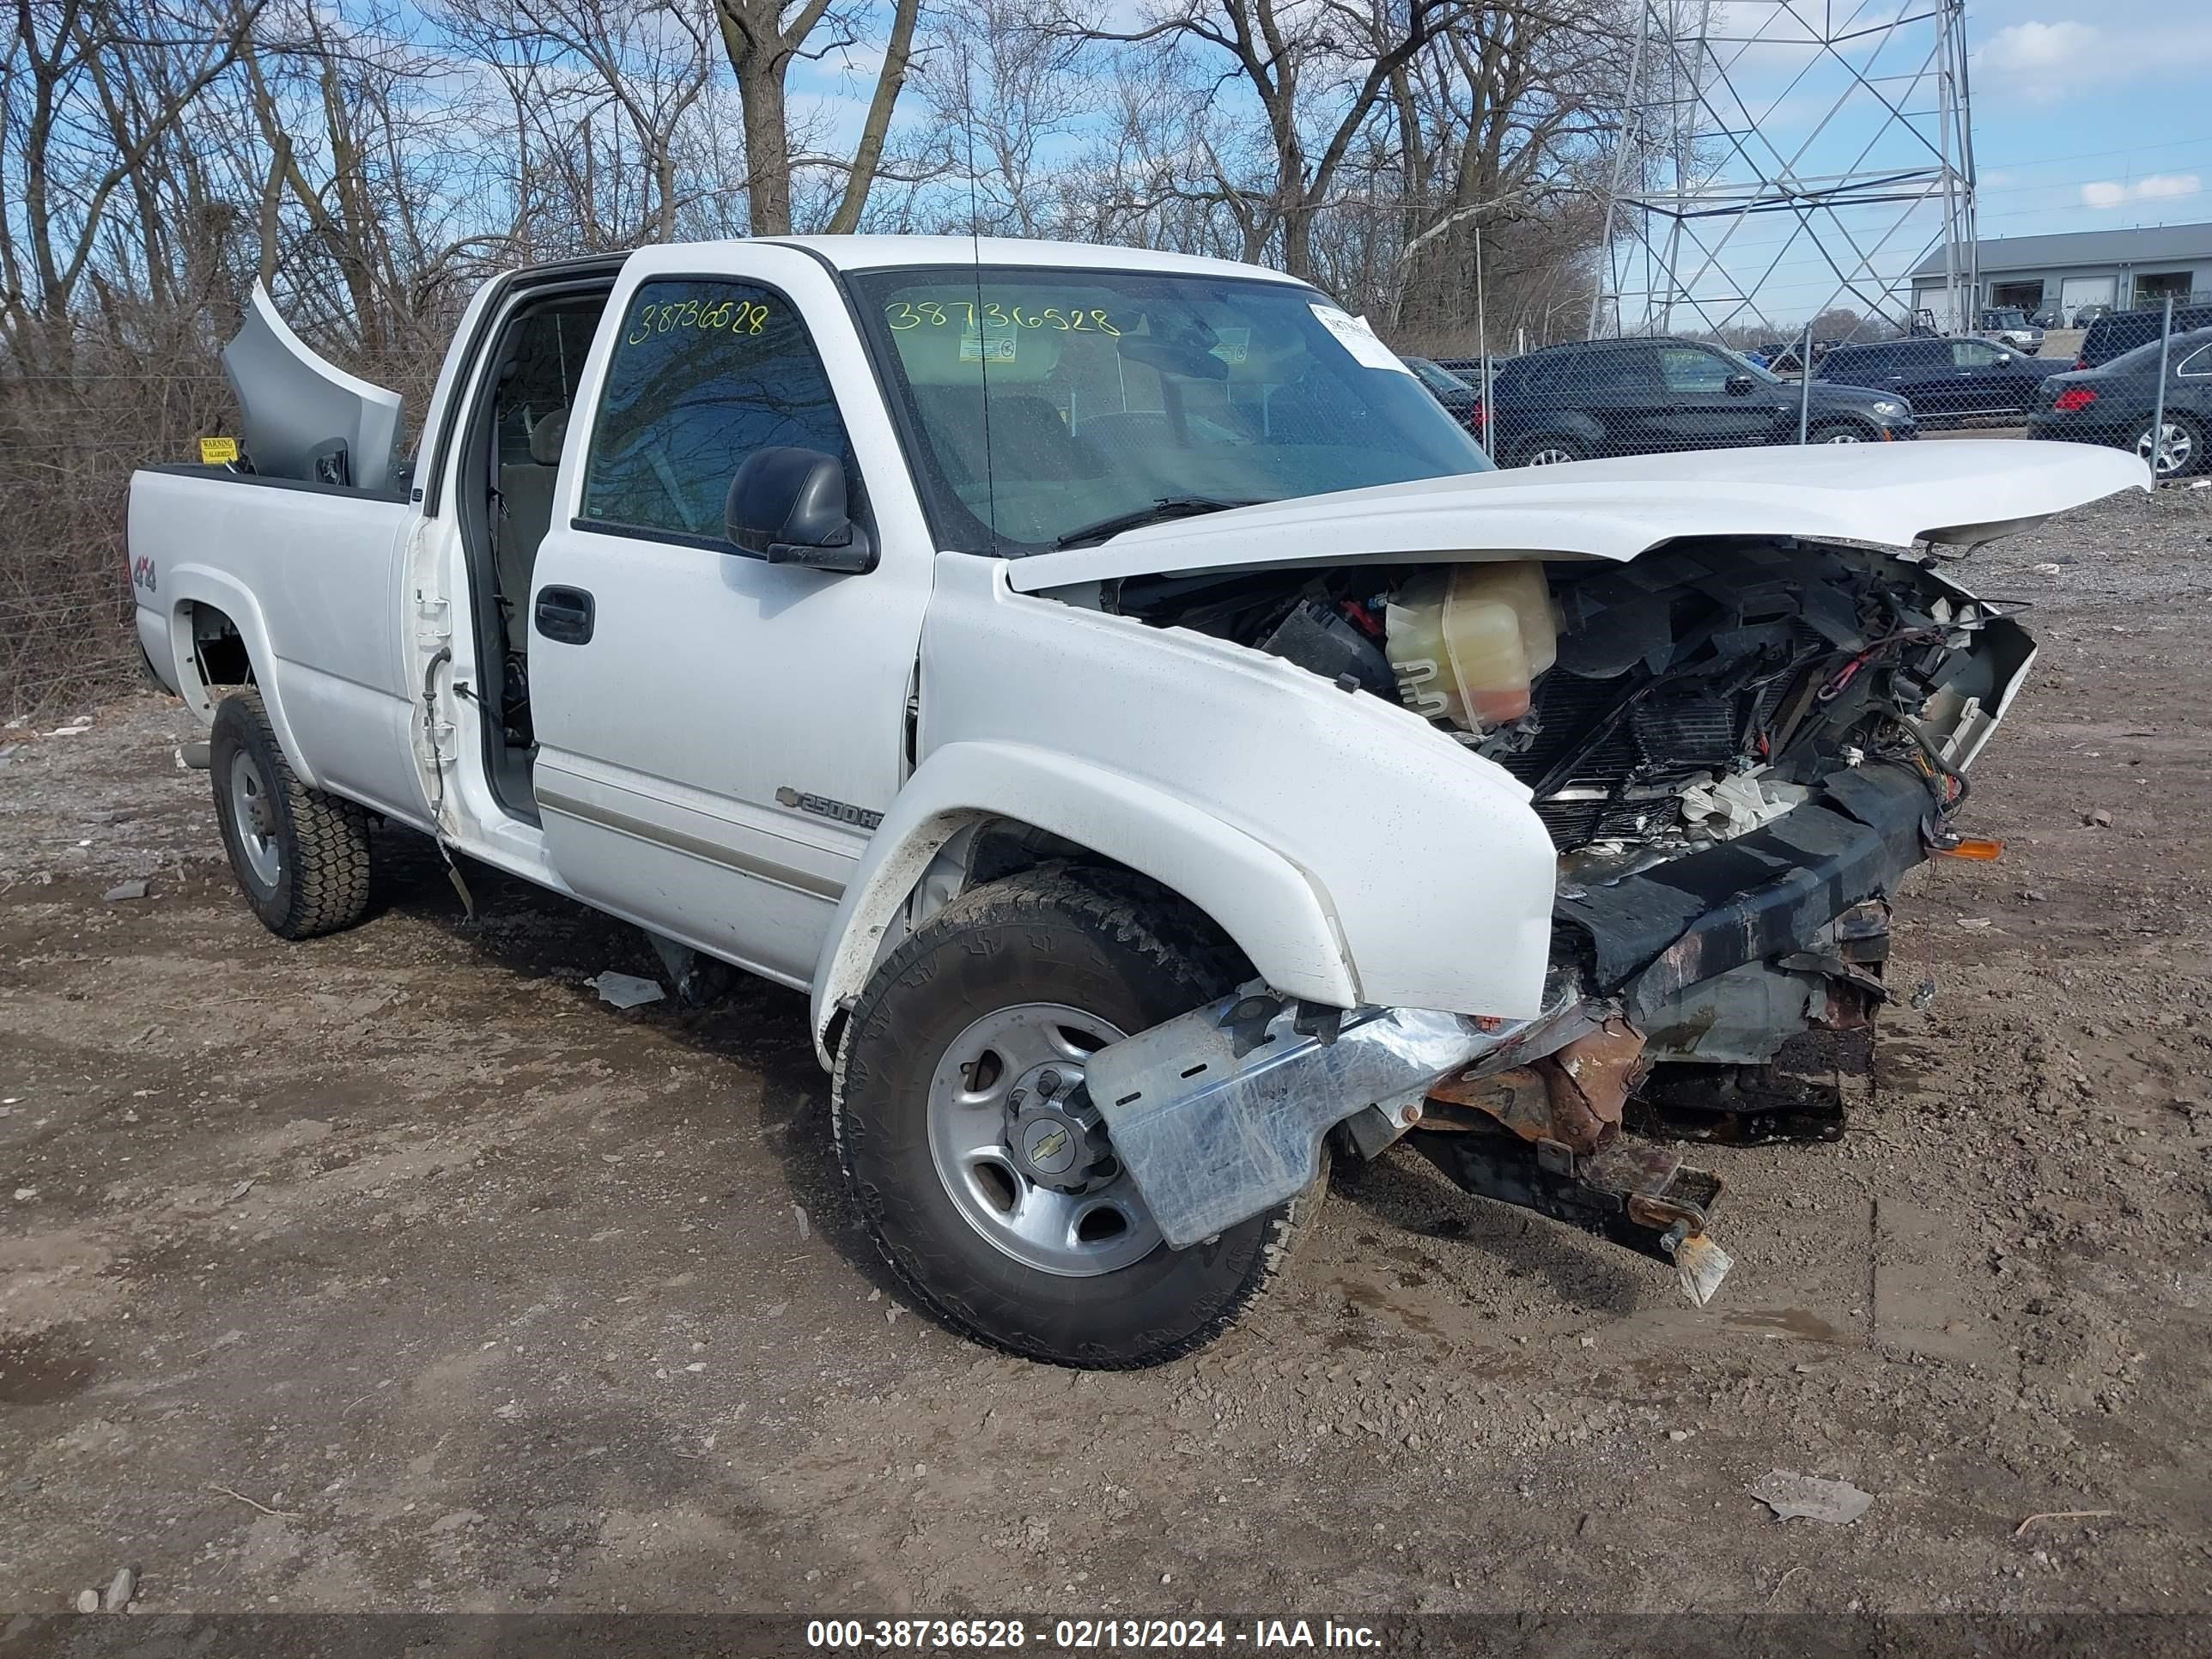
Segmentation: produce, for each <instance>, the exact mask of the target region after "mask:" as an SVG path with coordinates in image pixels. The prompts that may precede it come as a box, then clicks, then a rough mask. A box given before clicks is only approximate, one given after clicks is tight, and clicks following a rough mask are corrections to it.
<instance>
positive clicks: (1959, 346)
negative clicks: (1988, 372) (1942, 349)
mask: <svg viewBox="0 0 2212 1659" xmlns="http://www.w3.org/2000/svg"><path fill="white" fill-rule="evenodd" d="M2003 355H2004V354H2003V353H2002V351H2000V350H1999V349H1997V348H1996V346H1993V345H1991V344H1990V343H1989V342H1988V341H1987V340H1954V341H1952V342H1951V366H1952V367H1953V368H1990V366H1991V365H1992V364H1994V363H1995V362H1996V360H1997V359H1998V358H1999V357H2000V356H2003Z"/></svg>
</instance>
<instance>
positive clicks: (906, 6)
mask: <svg viewBox="0 0 2212 1659" xmlns="http://www.w3.org/2000/svg"><path fill="white" fill-rule="evenodd" d="M920 12H921V0H892V4H891V19H890V30H889V33H888V34H887V37H886V39H885V41H884V57H883V63H882V65H881V66H880V67H879V68H878V70H877V71H876V82H875V92H874V94H873V96H872V98H871V99H870V100H869V103H868V113H867V118H866V121H865V122H864V124H863V125H862V127H861V131H860V143H859V144H858V145H857V146H856V147H855V149H854V153H853V159H852V160H851V161H846V162H839V161H836V160H835V159H834V158H832V157H827V156H818V157H810V158H803V159H805V160H806V161H811V163H812V164H813V165H817V166H828V167H837V168H839V169H840V170H842V172H843V173H844V177H845V184H844V187H843V189H842V191H840V192H839V195H838V200H837V206H836V210H835V211H834V212H833V213H832V214H831V215H830V218H829V229H830V230H831V231H833V232H836V233H845V232H849V231H852V230H854V229H856V228H858V227H859V225H860V217H861V215H862V214H863V213H864V212H865V211H866V208H867V204H868V192H869V191H871V190H872V188H873V187H874V185H875V182H876V175H877V172H878V168H879V167H880V166H881V164H882V160H883V153H884V144H885V143H886V141H887V140H888V138H889V136H890V125H891V115H892V112H893V111H894V109H895V108H896V106H897V103H898V99H899V93H900V91H901V89H902V88H903V87H904V86H905V85H906V77H907V70H908V67H909V65H910V64H911V63H912V61H913V56H914V32H915V20H916V18H917V16H918V15H919V14H920ZM715 16H716V18H717V20H718V21H719V22H720V27H721V34H722V48H723V51H724V52H725V53H726V55H727V56H728V58H729V60H730V69H731V72H732V74H733V75H735V76H736V77H737V83H738V102H739V105H740V106H741V108H742V111H743V116H744V134H745V185H746V189H747V191H748V192H749V194H750V202H749V206H750V211H751V216H752V229H753V234H755V235H756V236H785V235H788V234H790V233H791V230H792V213H791V209H792V188H791V185H792V173H793V168H794V167H795V166H796V165H798V164H799V161H801V159H802V158H799V157H797V156H795V155H794V154H793V144H792V134H791V123H790V114H789V108H788V101H789V100H788V97H787V77H788V76H789V74H790V71H791V65H792V64H793V62H794V61H796V60H799V59H801V58H820V57H823V56H824V55H825V54H826V53H828V52H833V51H836V50H839V49H842V48H844V47H848V46H854V45H857V44H858V43H859V40H860V32H859V29H858V27H857V25H856V23H855V21H854V19H853V17H852V16H851V15H850V14H848V13H846V12H842V11H839V10H836V9H833V8H832V6H831V4H830V0H715Z"/></svg>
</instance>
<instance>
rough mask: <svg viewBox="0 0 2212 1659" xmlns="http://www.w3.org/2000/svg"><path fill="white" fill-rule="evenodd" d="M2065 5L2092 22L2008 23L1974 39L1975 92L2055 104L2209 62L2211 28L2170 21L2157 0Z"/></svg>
mask: <svg viewBox="0 0 2212 1659" xmlns="http://www.w3.org/2000/svg"><path fill="white" fill-rule="evenodd" d="M2066 9H2069V10H2074V11H2078V12H2081V13H2085V14H2087V15H2093V16H2094V17H2095V18H2096V20H2097V21H2094V22H2082V21H2080V20H2079V19H2077V18H2071V17H2061V18H2056V19H2053V20H2051V21H2048V22H2045V21H2033V22H2027V23H2014V24H2010V25H2008V27H2004V28H2001V29H1998V30H1996V31H1995V32H1994V33H1991V34H1990V35H1989V36H1988V37H1987V38H1986V39H1984V40H1980V41H1979V42H1978V44H1977V45H1976V46H1975V48H1974V92H1975V94H1976V95H1977V96H1978V97H1981V96H1987V97H1991V98H1994V99H1996V100H1998V101H2000V102H2002V101H2003V100H2007V99H2008V98H2022V99H2026V100H2027V101H2028V102H2030V103H2037V104H2047V103H2055V102H2057V101H2058V100H2061V99H2064V98H2068V97H2070V96H2075V95H2078V94H2085V93H2089V92H2093V91H2097V90H2099V89H2102V88H2112V87H2115V86H2121V85H2125V84H2128V83H2130V82H2155V81H2160V80H2171V79H2172V78H2174V77H2175V76H2186V75H2189V74H2191V73H2193V72H2195V71H2197V70H2200V69H2201V68H2203V66H2204V65H2205V64H2208V63H2212V27H2208V26H2207V25H2206V24H2205V23H2204V22H2203V21H2199V20H2198V19H2197V18H2196V17H2189V18H2186V19H2177V18H2176V17H2175V16H2174V15H2173V8H2172V6H2171V5H2170V4H2168V3H2165V0H2157V3H2153V0H2098V3H2097V4H2095V5H2093V6H2091V5H2087V4H2076V5H2073V6H2069V7H2067V8H2066ZM2196 9H2197V8H2191V10H2196Z"/></svg>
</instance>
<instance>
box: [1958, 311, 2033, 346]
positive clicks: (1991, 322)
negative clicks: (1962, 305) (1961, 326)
mask: <svg viewBox="0 0 2212 1659" xmlns="http://www.w3.org/2000/svg"><path fill="white" fill-rule="evenodd" d="M1974 332H1975V333H1976V334H1978V336H1980V337H1982V338H1983V339H1984V340H1995V341H1996V342H1998V343H2000V344H2002V345H2008V346H2011V347H2013V348H2014V349H2016V350H2019V351H2022V352H2025V353H2027V355H2028V356H2031V357H2032V356H2034V355H2035V354H2036V353H2037V352H2039V351H2040V350H2042V349H2043V325H2041V324H2040V323H2037V322H2033V321H2031V320H2030V319H2029V318H2028V314H2027V312H2025V311H2023V310H2022V309H2021V307H2018V306H1992V307H1990V308H1989V309H1988V310H1986V311H1984V312H1983V313H1982V314H1981V319H1980V322H1979V325H1978V326H1977V327H1976V328H1975V330H1974Z"/></svg>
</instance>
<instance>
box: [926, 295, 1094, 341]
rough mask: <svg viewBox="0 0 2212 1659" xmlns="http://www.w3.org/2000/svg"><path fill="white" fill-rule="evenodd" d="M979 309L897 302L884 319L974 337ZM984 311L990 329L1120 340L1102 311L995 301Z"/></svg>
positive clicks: (963, 303)
mask: <svg viewBox="0 0 2212 1659" xmlns="http://www.w3.org/2000/svg"><path fill="white" fill-rule="evenodd" d="M977 309H978V307H976V305H975V302H974V301H969V300H963V301H957V303H955V304H952V305H949V306H948V305H944V304H941V303H939V301H935V300H923V301H915V302H909V301H905V300H894V301H891V303H890V304H889V305H887V306H885V307H884V320H885V321H886V322H888V323H889V324H890V325H891V327H892V328H893V329H894V330H895V331H905V330H907V329H909V328H947V327H951V325H954V324H957V325H959V326H960V327H961V328H963V329H964V330H966V331H968V332H969V333H971V334H972V333H974V332H975V316H976V312H977ZM981 313H982V317H983V323H984V326H985V327H987V328H992V327H996V328H1007V327H1012V328H1049V329H1055V330H1057V331H1059V332H1060V333H1062V334H1111V335H1114V336H1115V337H1117V338H1118V337H1120V335H1121V330H1120V329H1118V328H1116V327H1115V326H1114V324H1113V322H1112V320H1111V319H1109V317H1108V316H1107V314H1106V313H1104V312H1103V311H1083V310H1079V309H1075V308H1072V307H1060V306H1047V307H1044V308H1043V309H1042V310H1025V309H1024V308H1023V307H1020V306H1012V307H1007V306H1002V305H999V304H997V303H996V302H990V303H987V304H985V305H984V306H982V307H981Z"/></svg>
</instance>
